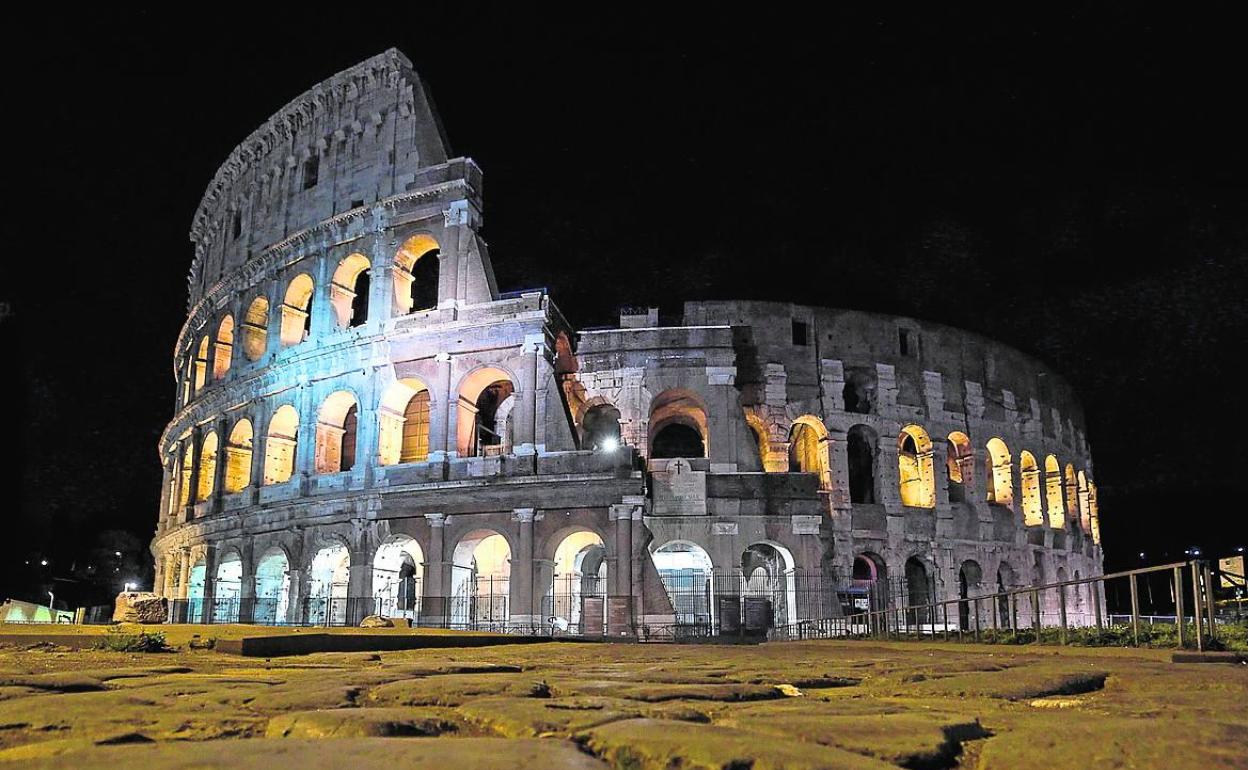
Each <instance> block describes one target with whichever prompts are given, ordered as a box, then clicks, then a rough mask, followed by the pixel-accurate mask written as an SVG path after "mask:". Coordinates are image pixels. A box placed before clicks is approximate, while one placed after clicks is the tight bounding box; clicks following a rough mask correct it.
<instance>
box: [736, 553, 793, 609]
mask: <svg viewBox="0 0 1248 770" xmlns="http://www.w3.org/2000/svg"><path fill="white" fill-rule="evenodd" d="M741 574H742V575H743V576H744V585H743V591H742V594H743V595H744V596H746V597H749V596H757V597H762V598H765V599H767V600H768V601H770V602H771V617H772V624H773V625H774V626H785V625H788V624H790V623H796V622H797V621H798V620H800V619H801V618H800V613H799V612H798V607H797V574H796V569H795V568H794V561H793V554H792V553H791V552H790V551H789V549H787V548H785V547H784V546H781V545H777V544H775V543H754V544H752V545H751V546H750V547H749V548H746V549H745V552H744V553H742V554H741Z"/></svg>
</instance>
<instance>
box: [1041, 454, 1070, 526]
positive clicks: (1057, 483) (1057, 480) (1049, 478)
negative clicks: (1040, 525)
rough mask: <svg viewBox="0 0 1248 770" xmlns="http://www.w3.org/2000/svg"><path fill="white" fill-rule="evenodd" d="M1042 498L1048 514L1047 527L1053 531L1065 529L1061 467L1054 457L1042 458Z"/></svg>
mask: <svg viewBox="0 0 1248 770" xmlns="http://www.w3.org/2000/svg"><path fill="white" fill-rule="evenodd" d="M1044 497H1045V502H1046V503H1047V505H1046V508H1047V509H1048V514H1049V526H1050V527H1052V528H1053V529H1064V528H1065V527H1066V508H1065V506H1063V505H1062V466H1061V464H1060V463H1058V461H1057V456H1056V455H1049V456H1048V457H1046V458H1044Z"/></svg>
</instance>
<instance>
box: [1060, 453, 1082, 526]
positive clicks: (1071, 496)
mask: <svg viewBox="0 0 1248 770" xmlns="http://www.w3.org/2000/svg"><path fill="white" fill-rule="evenodd" d="M1064 482H1065V488H1066V512H1067V514H1068V515H1069V516H1070V518H1071V521H1073V522H1074V524H1075V526H1076V527H1079V529H1081V530H1082V529H1083V522H1081V521H1080V520H1079V484H1078V482H1077V481H1076V480H1075V466H1074V465H1073V464H1072V463H1066V472H1065V477H1064Z"/></svg>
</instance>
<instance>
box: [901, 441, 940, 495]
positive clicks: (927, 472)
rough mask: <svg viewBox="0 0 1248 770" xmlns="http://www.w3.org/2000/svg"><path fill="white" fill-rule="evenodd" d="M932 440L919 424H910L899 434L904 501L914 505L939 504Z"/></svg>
mask: <svg viewBox="0 0 1248 770" xmlns="http://www.w3.org/2000/svg"><path fill="white" fill-rule="evenodd" d="M932 466H933V462H932V440H931V438H929V437H928V435H927V431H925V430H923V429H922V428H920V427H919V426H918V425H907V426H906V427H904V428H902V430H901V433H900V434H899V435H898V436H897V477H898V485H899V489H900V491H901V504H902V505H908V506H911V507H914V508H935V507H936V478H935V476H936V474H935V471H934V470H933V467H932Z"/></svg>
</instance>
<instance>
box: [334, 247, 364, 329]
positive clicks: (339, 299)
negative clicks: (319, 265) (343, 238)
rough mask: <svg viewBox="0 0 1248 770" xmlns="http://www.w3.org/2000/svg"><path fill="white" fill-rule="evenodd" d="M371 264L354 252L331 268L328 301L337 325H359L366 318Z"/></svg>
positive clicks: (345, 326) (340, 326)
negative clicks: (332, 270)
mask: <svg viewBox="0 0 1248 770" xmlns="http://www.w3.org/2000/svg"><path fill="white" fill-rule="evenodd" d="M371 267H372V264H371V263H370V262H369V261H368V257H366V256H364V255H363V254H360V253H358V252H357V253H353V254H348V255H347V256H345V257H343V258H342V260H341V261H340V262H339V263H338V267H337V268H335V269H334V276H333V278H332V279H331V281H330V285H329V304H330V307H331V308H333V311H334V320H335V321H336V322H337V324H338V327H339V328H343V329H345V328H347V327H349V326H361V325H363V324H364V322H365V321H367V320H368V295H369V288H370V278H369V268H371Z"/></svg>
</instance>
